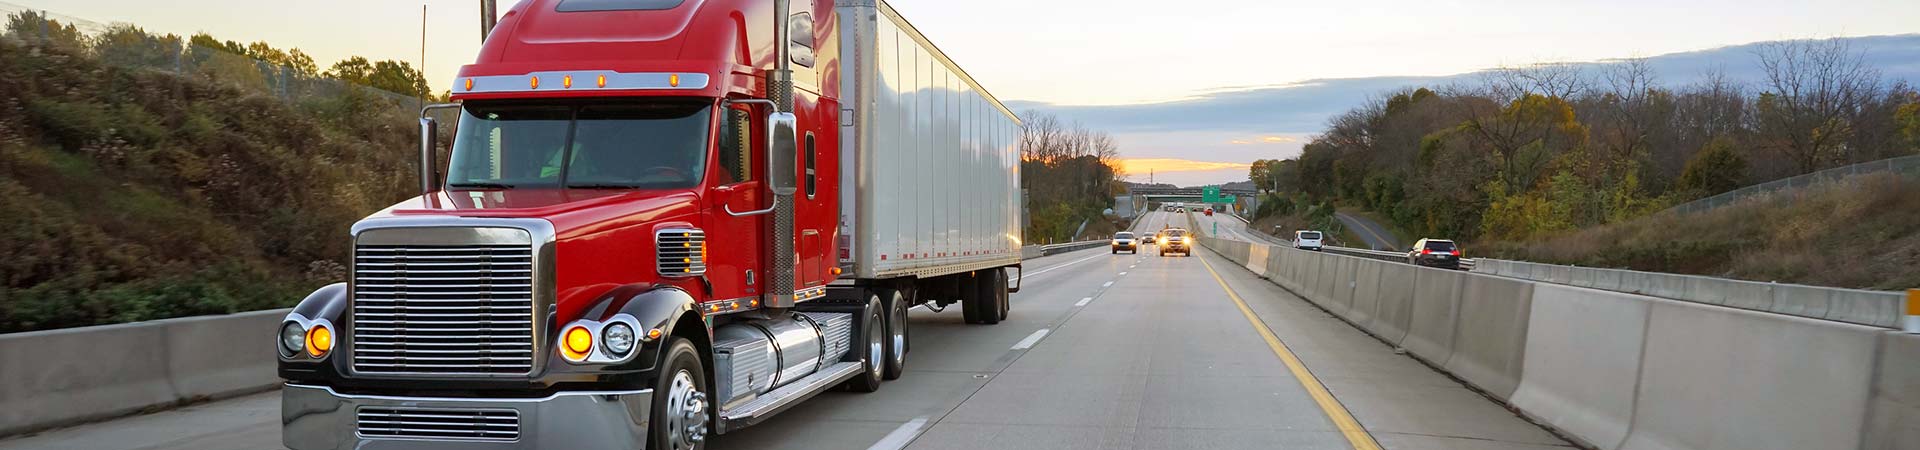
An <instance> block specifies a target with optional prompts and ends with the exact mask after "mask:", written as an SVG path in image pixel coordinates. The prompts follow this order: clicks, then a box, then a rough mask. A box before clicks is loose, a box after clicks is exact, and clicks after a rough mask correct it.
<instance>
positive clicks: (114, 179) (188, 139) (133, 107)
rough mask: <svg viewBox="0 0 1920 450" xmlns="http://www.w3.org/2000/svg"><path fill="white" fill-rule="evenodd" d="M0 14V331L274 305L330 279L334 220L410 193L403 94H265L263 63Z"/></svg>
mask: <svg viewBox="0 0 1920 450" xmlns="http://www.w3.org/2000/svg"><path fill="white" fill-rule="evenodd" d="M9 19H10V20H9V21H8V29H7V30H6V34H5V35H4V37H0V211H5V213H4V214H0V254H4V255H6V257H5V258H0V332H14V331H25V330H35V329H47V328H59V327H71V326H83V325H93V324H102V323H113V322H124V321H136V320H147V319H157V318H166V317H177V316H186V315H196V314H213V313H227V312H234V311H243V310H252V309H262V308H272V307H281V306H288V305H291V304H293V303H294V302H296V301H298V300H299V299H300V298H301V297H302V296H304V295H305V294H306V293H307V292H308V291H310V290H311V289H312V288H314V287H317V286H319V285H321V284H323V283H328V282H333V281H337V280H340V279H343V278H345V273H344V268H343V266H342V264H341V263H342V262H344V261H346V260H347V256H348V252H349V250H350V249H349V246H350V243H349V242H348V239H347V236H346V230H347V226H348V225H349V224H350V223H352V222H353V221H354V220H357V219H359V218H360V217H363V216H365V215H366V214H367V213H369V212H372V211H375V210H377V209H379V208H383V207H386V206H388V205H391V204H392V203H394V202H396V201H399V200H401V199H404V198H406V197H408V196H410V195H412V190H413V189H417V188H415V187H414V186H415V185H414V179H413V177H412V174H413V173H414V167H413V164H412V160H413V157H412V155H413V153H412V152H411V151H410V150H411V149H412V148H413V147H414V145H415V144H414V143H415V142H417V141H416V138H415V136H414V135H415V133H416V132H415V131H414V127H413V126H412V125H411V124H412V122H413V121H412V117H413V114H414V113H413V110H412V109H411V108H412V107H411V105H407V106H406V107H402V106H401V105H397V104H394V103H392V102H389V101H385V100H383V98H384V97H382V96H380V95H374V94H373V93H370V92H362V91H363V90H361V89H353V88H346V89H342V90H339V91H338V92H337V94H336V95H297V94H295V95H290V94H289V93H288V92H287V90H285V89H281V90H279V91H278V92H275V91H274V90H273V89H270V88H269V86H268V85H267V84H265V83H256V82H253V80H264V79H265V76H266V75H272V74H275V73H280V74H285V73H287V72H284V71H274V70H269V71H260V69H258V68H257V67H269V68H270V69H277V68H278V66H270V65H260V64H257V63H256V61H257V60H256V59H253V56H252V55H241V54H219V55H214V54H209V53H207V49H206V48H205V47H195V46H183V45H181V44H180V43H181V39H179V38H178V37H176V36H156V35H152V34H148V33H146V32H144V31H141V30H140V29H138V28H135V27H131V26H126V25H117V26H115V27H114V28H112V29H110V30H109V31H107V32H105V33H103V34H101V35H100V36H83V35H81V34H80V33H79V32H78V31H76V30H74V29H73V27H72V26H71V25H69V24H61V23H58V22H54V21H49V20H46V19H45V18H44V17H40V16H37V15H34V14H31V13H28V14H16V15H14V16H13V17H10V18H9ZM200 40H201V39H199V38H198V37H196V39H195V41H196V42H197V41H200ZM206 40H207V41H211V42H217V41H213V40H212V39H211V38H207V39H206ZM228 44H231V46H227V45H223V47H228V48H229V49H232V48H238V47H240V46H239V45H238V44H232V43H228ZM257 45H259V46H261V47H263V50H273V49H272V48H271V47H267V46H264V44H257ZM183 52H184V53H183ZM293 53H297V51H295V52H293ZM282 55H283V56H284V55H285V53H282ZM140 61H149V62H152V61H163V62H166V63H140ZM307 65H308V67H311V65H312V63H311V60H308V61H307ZM154 66H166V67H172V68H174V69H172V70H156V69H152V68H150V67H154ZM296 72H297V71H296ZM292 76H293V77H307V78H324V77H325V75H320V74H314V73H312V71H311V70H309V71H306V73H304V74H300V73H295V74H294V75H292Z"/></svg>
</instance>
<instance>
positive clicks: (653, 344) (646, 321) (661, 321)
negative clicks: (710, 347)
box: [619, 286, 707, 369]
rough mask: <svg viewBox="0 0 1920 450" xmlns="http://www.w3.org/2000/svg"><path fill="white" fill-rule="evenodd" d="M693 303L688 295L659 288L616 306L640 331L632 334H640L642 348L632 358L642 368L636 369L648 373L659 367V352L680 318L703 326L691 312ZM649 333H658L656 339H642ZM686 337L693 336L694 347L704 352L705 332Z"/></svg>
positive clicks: (693, 306)
mask: <svg viewBox="0 0 1920 450" xmlns="http://www.w3.org/2000/svg"><path fill="white" fill-rule="evenodd" d="M697 303H698V301H696V300H694V298H693V295H691V294H688V293H687V291H684V290H681V289H680V288H677V287H671V286H660V287H656V288H654V289H651V290H648V291H645V292H641V293H639V294H637V295H634V296H633V297H632V298H629V299H627V301H626V302H625V304H623V305H620V309H619V311H620V313H621V314H626V315H629V316H633V318H634V319H635V320H637V321H639V322H640V327H641V329H640V330H635V331H637V332H638V333H639V334H640V337H641V338H642V339H641V342H642V344H641V347H640V354H639V355H638V356H637V357H635V358H634V361H633V363H634V364H644V365H645V367H640V368H644V369H652V368H653V367H654V366H656V365H658V364H659V359H660V358H659V353H660V349H661V348H662V347H663V346H664V345H666V343H667V342H669V340H670V339H671V337H672V336H673V335H674V331H675V330H674V328H675V326H676V325H680V324H682V323H683V320H684V319H683V318H685V317H688V316H689V315H691V317H692V318H693V319H694V320H696V321H702V322H704V321H703V320H701V317H700V313H699V312H698V311H697V309H696V308H695V305H696V304H697ZM652 330H660V337H659V338H657V339H647V338H646V336H647V335H649V334H651V333H652ZM690 336H696V337H695V338H694V340H695V342H694V344H695V346H699V347H701V348H702V349H705V348H706V347H705V345H706V342H705V341H706V339H705V338H706V337H707V332H706V330H699V332H698V333H690Z"/></svg>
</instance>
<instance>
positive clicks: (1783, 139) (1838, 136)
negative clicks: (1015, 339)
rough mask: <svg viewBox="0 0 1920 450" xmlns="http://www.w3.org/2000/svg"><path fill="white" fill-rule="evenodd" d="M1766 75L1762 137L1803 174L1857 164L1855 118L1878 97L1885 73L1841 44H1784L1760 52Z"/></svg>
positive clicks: (1771, 44)
mask: <svg viewBox="0 0 1920 450" xmlns="http://www.w3.org/2000/svg"><path fill="white" fill-rule="evenodd" d="M1755 53H1756V56H1758V58H1759V61H1760V69H1761V72H1762V74H1763V81H1762V89H1763V90H1762V92H1761V94H1760V99H1759V102H1758V104H1757V105H1756V107H1757V114H1756V117H1755V118H1756V120H1757V121H1758V123H1757V124H1756V127H1755V128H1757V131H1759V132H1760V133H1762V134H1763V135H1765V136H1767V137H1769V138H1771V139H1772V140H1773V141H1774V142H1772V143H1771V144H1772V145H1770V147H1772V148H1773V149H1774V150H1775V151H1777V152H1779V153H1780V154H1781V155H1782V156H1784V157H1786V158H1787V159H1788V160H1789V161H1790V162H1792V163H1793V164H1794V168H1795V169H1797V170H1798V172H1799V173H1807V172H1813V171H1815V170H1819V169H1822V168H1825V167H1828V166H1831V165H1834V164H1836V163H1838V162H1840V161H1846V160H1851V159H1853V158H1852V157H1851V156H1852V155H1850V154H1848V152H1849V151H1850V149H1848V148H1845V146H1844V145H1843V144H1844V143H1845V142H1846V140H1847V136H1848V135H1849V134H1850V133H1851V132H1852V129H1851V124H1850V123H1849V119H1850V116H1851V113H1852V112H1854V111H1855V110H1858V109H1859V108H1861V106H1862V105H1863V104H1864V103H1865V102H1867V101H1868V100H1870V99H1871V98H1873V97H1874V96H1876V95H1878V93H1879V91H1880V71H1878V70H1875V69H1874V68H1872V67H1869V66H1868V65H1867V62H1866V56H1865V52H1859V51H1854V50H1853V48H1852V47H1851V46H1849V45H1848V44H1847V41H1845V40H1841V39H1825V40H1796V41H1778V42H1768V43H1763V44H1760V47H1759V50H1757V51H1756V52H1755Z"/></svg>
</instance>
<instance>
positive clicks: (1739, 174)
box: [1676, 139, 1747, 198]
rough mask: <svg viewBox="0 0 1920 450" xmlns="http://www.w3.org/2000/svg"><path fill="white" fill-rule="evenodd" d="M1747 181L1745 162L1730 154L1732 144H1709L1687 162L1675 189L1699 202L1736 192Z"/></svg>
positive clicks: (1717, 142) (1722, 141)
mask: <svg viewBox="0 0 1920 450" xmlns="http://www.w3.org/2000/svg"><path fill="white" fill-rule="evenodd" d="M1746 179H1747V160H1746V158H1742V157H1740V154H1739V153H1736V152H1734V151H1733V143H1732V142H1729V141H1727V140H1725V139H1721V140H1715V141H1713V142H1711V143H1708V144H1707V147H1706V148H1703V149H1700V153H1699V154H1696V155H1694V157H1693V160H1692V161H1688V162H1687V167H1686V170H1685V171H1683V172H1681V173H1680V180H1679V184H1677V185H1676V187H1678V188H1679V189H1681V190H1683V191H1687V192H1690V193H1692V197H1694V198H1698V197H1706V196H1711V195H1714V194H1719V193H1722V192H1727V191H1731V190H1734V189H1739V188H1740V187H1741V186H1745V185H1746Z"/></svg>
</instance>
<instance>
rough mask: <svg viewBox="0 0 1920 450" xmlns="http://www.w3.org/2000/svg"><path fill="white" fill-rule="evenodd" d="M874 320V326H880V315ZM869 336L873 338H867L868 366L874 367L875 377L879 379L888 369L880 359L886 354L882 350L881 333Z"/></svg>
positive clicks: (875, 316) (876, 314)
mask: <svg viewBox="0 0 1920 450" xmlns="http://www.w3.org/2000/svg"><path fill="white" fill-rule="evenodd" d="M872 319H873V324H874V325H879V324H880V314H878V313H875V314H874V315H873V317H872ZM867 334H868V335H871V336H872V337H869V338H867V362H868V365H871V366H873V376H875V377H878V376H880V374H881V373H882V372H885V371H886V367H887V366H886V365H885V364H881V363H880V361H882V360H881V359H880V358H882V357H884V356H882V355H884V353H882V351H883V350H881V347H882V345H881V343H882V342H883V341H881V340H880V333H867Z"/></svg>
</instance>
